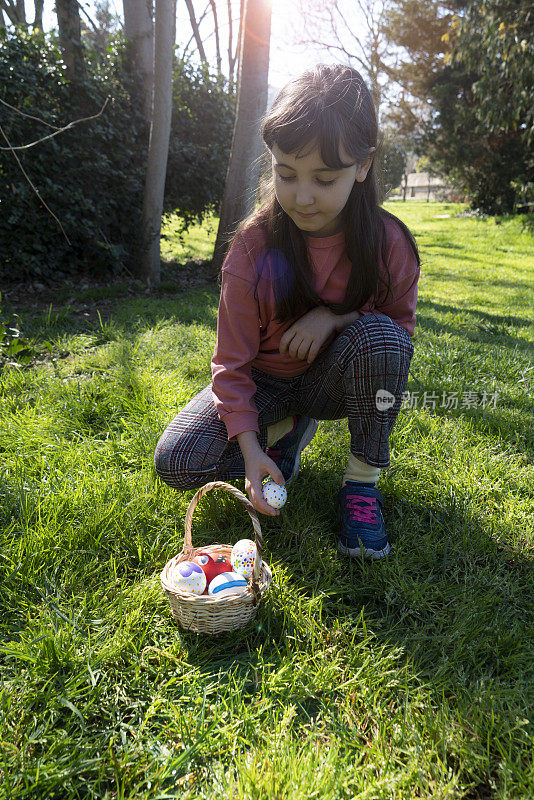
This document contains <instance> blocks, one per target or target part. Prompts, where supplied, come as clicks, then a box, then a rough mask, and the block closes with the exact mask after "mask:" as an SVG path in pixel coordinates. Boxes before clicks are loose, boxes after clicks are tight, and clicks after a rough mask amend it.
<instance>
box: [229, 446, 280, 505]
mask: <svg viewBox="0 0 534 800" xmlns="http://www.w3.org/2000/svg"><path fill="white" fill-rule="evenodd" d="M237 441H238V444H239V447H240V448H241V452H242V453H243V459H244V461H245V489H246V492H247V494H248V497H249V500H250V502H251V503H252V505H253V506H254V508H255V509H256V511H259V512H260V513H262V514H267V515H268V516H269V517H277V516H278V515H279V513H280V512H279V511H278V510H277V509H276V508H273V507H272V506H270V505H269V503H268V502H267V501H266V500H265V497H264V496H263V487H262V484H261V482H262V479H263V478H265V477H266V476H267V475H270V476H271V478H272V479H273V480H274V481H276V483H277V484H278V485H279V486H283V485H284V484H285V480H284V476H283V475H282V473H281V472H280V470H279V469H278V467H277V466H276V464H275V463H274V461H273V460H272V459H271V458H269V456H268V455H267V454H266V453H264V452H263V450H262V449H261V447H260V445H259V442H258V437H257V436H256V434H255V432H254V431H243V433H239V434H238V435H237Z"/></svg>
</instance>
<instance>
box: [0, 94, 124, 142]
mask: <svg viewBox="0 0 534 800" xmlns="http://www.w3.org/2000/svg"><path fill="white" fill-rule="evenodd" d="M0 103H4V105H6V106H7V105H9V103H6V102H5V101H4V100H1V99H0ZM108 103H109V97H106V102H105V103H104V105H103V106H102V108H101V109H100V111H99V112H98V114H93V116H92V117H82V118H81V119H75V120H73V122H69V124H68V125H65V127H63V128H57V129H56V130H55V132H54V133H50V134H49V135H48V136H43V138H42V139H37V140H36V141H35V142H30V143H29V144H20V145H16V146H14V147H13V146H12V145H11V144H9V142H8V144H9V147H0V150H11V152H14V151H15V150H29V149H30V147H35V145H36V144H41V142H46V141H47V140H48V139H53V138H54V136H59V134H60V133H63V132H64V131H68V130H69V129H70V128H73V127H74V126H75V125H78V123H80V122H89V120H91V119H96V118H97V117H99V116H100V115H101V114H102V113H103V112H104V109H105V108H106V106H107V104H108ZM9 107H10V108H13V106H9ZM14 110H15V111H18V109H16V108H15V109H14ZM19 113H20V114H22V112H19ZM22 116H28V115H27V114H22ZM32 119H37V117H32ZM39 122H43V120H39ZM44 124H45V125H48V123H47V122H45V123H44ZM4 139H6V141H7V137H6V135H5V134H4Z"/></svg>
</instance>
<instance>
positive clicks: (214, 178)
mask: <svg viewBox="0 0 534 800" xmlns="http://www.w3.org/2000/svg"><path fill="white" fill-rule="evenodd" d="M235 99H236V98H235V95H232V94H229V93H228V89H227V86H226V82H225V80H224V78H210V76H209V73H208V72H207V70H206V69H205V68H202V67H200V68H193V67H192V66H191V65H190V64H189V63H187V62H184V61H181V60H178V61H177V62H176V66H175V68H174V74H173V112H172V120H171V140H170V144H169V157H168V161H167V179H166V183H165V211H178V213H179V214H180V217H181V218H182V221H183V226H184V228H186V227H187V225H188V224H189V223H190V222H192V221H194V220H198V221H199V222H200V221H202V219H203V217H204V215H205V214H206V213H207V212H208V211H215V212H217V211H218V206H219V203H220V200H221V198H222V195H223V191H224V182H225V179H226V169H227V166H228V158H229V155H230V146H231V143H232V134H233V129H234V118H235V106H236V103H235Z"/></svg>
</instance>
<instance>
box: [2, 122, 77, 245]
mask: <svg viewBox="0 0 534 800" xmlns="http://www.w3.org/2000/svg"><path fill="white" fill-rule="evenodd" d="M0 133H1V134H2V136H3V137H4V139H5V140H6V142H7V144H8V147H7V148H6V147H3V148H2V150H11V152H12V153H13V156H14V158H15V159H16V162H17V164H18V165H19V168H20V171H21V172H22V174H23V175H24V177H25V178H26V180H27V181H28V183H29V184H30V186H31V187H32V189H33V191H34V192H35V194H36V195H37V197H38V198H39V200H40V201H41V203H42V204H43V206H44V207H45V208H46V210H47V211H48V212H49V213H50V214H51V215H52V216H53V217H54V219H55V220H56V222H57V224H58V225H59V227H60V228H61V232H62V234H63V236H64V237H65V239H66V241H67V244H68V245H69V246H70V244H71V241H70V239H69V237H68V236H67V234H66V233H65V229H64V227H63V225H62V224H61V222H60V220H59V219H58V218H57V217H56V215H55V214H54V212H53V211H52V209H51V208H50V207H49V206H47V204H46V202H45V201H44V200H43V198H42V197H41V195H40V194H39V190H38V189H37V187H36V186H34V185H33V183H32V181H31V178H30V177H29V175H28V173H27V172H26V170H25V169H24V167H23V166H22V164H21V161H20V158H19V157H18V155H17V154H16V153H15V148H13V147H11V145H10V143H9V139H8V138H7V136H6V134H5V132H4V129H3V128H2V126H1V125H0Z"/></svg>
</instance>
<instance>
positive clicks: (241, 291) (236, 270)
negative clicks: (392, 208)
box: [211, 217, 419, 439]
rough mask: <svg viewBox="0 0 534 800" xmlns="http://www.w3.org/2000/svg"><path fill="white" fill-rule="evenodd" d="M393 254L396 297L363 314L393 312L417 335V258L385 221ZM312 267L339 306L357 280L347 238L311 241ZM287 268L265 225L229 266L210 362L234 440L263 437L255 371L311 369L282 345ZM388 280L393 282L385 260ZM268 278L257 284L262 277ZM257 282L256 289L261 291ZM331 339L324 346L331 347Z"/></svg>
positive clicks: (244, 237) (319, 285) (318, 286)
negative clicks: (280, 291)
mask: <svg viewBox="0 0 534 800" xmlns="http://www.w3.org/2000/svg"><path fill="white" fill-rule="evenodd" d="M384 221H385V225H386V254H387V264H388V268H389V273H390V283H391V292H392V293H393V297H392V296H391V293H390V294H389V296H388V298H387V301H386V302H384V296H385V293H386V290H385V288H383V287H382V288H381V293H380V295H379V296H376V297H372V298H371V299H370V300H369V301H368V302H367V303H366V304H365V306H363V307H362V308H360V309H358V310H359V311H360V312H361V313H362V314H365V313H368V312H369V311H379V312H381V313H383V314H387V316H388V317H391V319H393V320H395V322H397V323H398V324H399V325H401V326H402V327H403V328H405V329H406V331H408V333H409V334H410V336H413V332H414V326H415V305H416V302H417V281H418V279H419V267H418V265H417V259H416V257H415V255H414V252H413V250H412V248H411V246H410V244H409V242H408V241H407V239H406V237H405V235H404V233H403V232H402V230H401V228H400V227H399V225H398V224H397V223H396V222H395V221H394V220H391V219H389V218H388V217H386V218H385V219H384ZM306 239H307V243H308V251H309V254H310V260H311V264H312V268H313V279H312V280H313V286H314V289H315V291H316V292H317V294H318V295H319V297H321V299H322V300H325V301H327V302H332V303H340V302H342V301H343V299H344V297H345V290H346V286H347V282H348V279H349V275H350V268H351V265H350V261H349V259H348V257H347V254H346V253H345V246H344V241H345V235H344V233H343V232H342V231H341V232H340V233H335V234H333V235H332V236H325V237H313V236H307V237H306ZM284 268H286V262H285V259H284V258H283V257H281V258H276V256H275V257H273V256H272V255H270V254H269V255H267V254H266V250H265V235H264V233H263V231H262V230H261V228H260V226H258V225H256V226H251V227H249V228H248V229H247V230H245V231H243V233H242V234H240V235H239V236H237V237H236V239H235V240H234V243H233V245H232V247H231V248H230V250H229V252H228V254H227V256H226V259H225V261H224V264H223V267H222V283H221V298H220V303H219V315H218V319H217V343H216V345H215V351H214V354H213V358H212V362H211V373H212V393H213V399H214V402H215V406H216V408H217V412H218V414H219V417H220V419H221V420H222V421H223V422H224V424H225V425H226V428H227V431H228V438H229V439H234V438H235V437H236V436H237V435H238V434H239V433H243V431H256V432H257V433H259V428H258V413H257V411H256V408H255V406H254V401H253V396H254V393H255V391H256V385H255V383H254V380H253V379H252V375H251V367H255V368H256V369H258V370H261V371H262V372H266V373H268V374H269V375H277V376H280V377H284V378H287V377H291V376H295V375H301V374H302V373H303V372H305V371H306V369H308V367H309V366H310V365H309V364H308V362H307V361H302V360H300V359H294V358H292V357H291V356H290V355H289V354H288V353H286V354H285V355H281V354H280V352H279V349H278V348H279V346H280V340H281V338H282V336H283V334H284V332H285V331H286V330H287V329H288V328H290V327H291V325H292V324H293V322H295V320H293V321H291V322H284V323H280V322H277V321H275V319H274V317H275V299H274V291H273V286H272V278H273V277H277V276H278V275H279V274H280V270H283V269H284ZM379 269H380V270H381V274H382V275H383V276H384V278H385V280H387V275H386V274H385V270H384V265H383V263H382V260H380V263H379ZM259 274H261V277H260V279H259V281H258V276H259ZM256 284H257V286H256ZM334 338H335V334H332V336H331V337H330V339H328V340H327V341H326V342H325V343H324V345H323V347H322V348H321V351H320V352H322V351H323V350H324V349H325V348H326V347H328V346H329V345H330V344H331V342H332V341H333V339H334Z"/></svg>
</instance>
